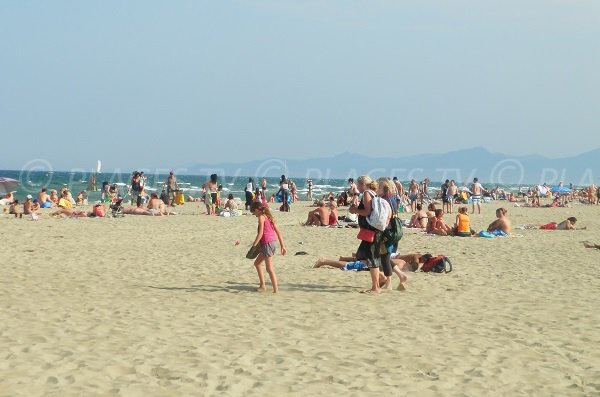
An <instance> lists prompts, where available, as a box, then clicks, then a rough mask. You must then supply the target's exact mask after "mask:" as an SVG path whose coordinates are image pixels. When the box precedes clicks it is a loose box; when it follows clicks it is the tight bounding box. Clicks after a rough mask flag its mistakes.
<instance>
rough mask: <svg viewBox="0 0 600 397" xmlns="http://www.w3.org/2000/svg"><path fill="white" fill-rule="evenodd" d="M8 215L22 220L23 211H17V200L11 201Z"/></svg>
mask: <svg viewBox="0 0 600 397" xmlns="http://www.w3.org/2000/svg"><path fill="white" fill-rule="evenodd" d="M8 213H9V214H10V215H14V216H15V218H23V211H21V210H20V209H19V200H15V199H13V201H12V202H11V203H10V206H9V207H8Z"/></svg>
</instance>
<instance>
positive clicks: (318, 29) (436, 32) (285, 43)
mask: <svg viewBox="0 0 600 397" xmlns="http://www.w3.org/2000/svg"><path fill="white" fill-rule="evenodd" d="M599 132H600V2H599V1H597V0H561V1H558V0H539V1H536V0H531V1H528V0H519V1H483V0H473V1H460V0H454V1H417V2H415V1H400V0H396V1H392V0H389V1H375V0H370V1H353V0H340V1H326V0H321V1H310V0H303V1H284V0H272V1H269V0H264V1H168V2H166V1H148V0H143V1H106V0H103V1H95V2H93V1H79V0H76V1H26V0H19V1H8V0H5V1H0V134H1V137H2V141H3V142H4V143H5V144H4V145H3V149H4V150H3V151H2V154H1V155H0V169H2V168H17V169H18V168H21V167H22V166H23V165H24V164H26V163H27V162H29V161H30V160H33V159H44V160H46V161H48V162H49V163H50V164H52V166H53V168H54V169H68V168H71V167H86V168H90V167H93V165H94V164H95V160H96V159H102V160H103V162H104V164H105V166H106V168H107V169H113V168H138V167H170V166H182V165H187V164H190V163H198V162H202V163H218V162H222V161H245V160H252V159H262V158H268V157H281V158H285V157H290V158H308V157H313V156H329V155H335V154H338V153H341V152H345V151H351V152H358V153H362V154H365V155H369V156H380V155H381V156H393V155H399V156H400V155H402V154H411V153H424V152H427V153H431V152H433V153H435V152H443V151H447V150H453V149H460V148H467V147H472V146H484V147H486V148H488V149H490V150H492V151H498V152H505V153H509V154H528V153H540V154H543V155H547V156H551V157H562V156H567V155H573V154H577V153H580V152H583V151H587V150H590V149H593V148H597V147H600V134H599ZM9 138H10V139H9ZM9 140H10V142H12V143H11V144H8V141H9Z"/></svg>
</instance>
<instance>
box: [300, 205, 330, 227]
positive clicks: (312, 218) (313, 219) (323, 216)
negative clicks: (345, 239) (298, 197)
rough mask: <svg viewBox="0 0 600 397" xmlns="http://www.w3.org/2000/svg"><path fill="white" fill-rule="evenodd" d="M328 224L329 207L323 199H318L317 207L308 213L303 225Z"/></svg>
mask: <svg viewBox="0 0 600 397" xmlns="http://www.w3.org/2000/svg"><path fill="white" fill-rule="evenodd" d="M312 225H315V226H329V209H328V208H327V206H326V205H325V202H324V201H319V207H318V208H317V209H316V210H312V211H310V212H309V213H308V219H307V220H306V222H305V223H304V226H312Z"/></svg>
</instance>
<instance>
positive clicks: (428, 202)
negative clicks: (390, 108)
mask: <svg viewBox="0 0 600 397" xmlns="http://www.w3.org/2000/svg"><path fill="white" fill-rule="evenodd" d="M429 184H430V181H429V179H428V178H426V179H424V180H423V181H422V182H420V183H417V182H416V181H415V180H411V181H410V183H409V184H408V188H407V189H405V188H404V186H403V185H402V183H401V182H400V181H399V180H398V178H386V177H384V178H379V179H378V180H376V181H374V180H372V179H371V178H370V177H368V176H366V175H363V176H360V177H358V178H357V180H356V181H355V180H354V179H353V178H349V179H348V185H347V188H346V189H344V190H343V191H342V192H338V193H337V194H334V193H333V192H329V193H327V194H325V195H323V197H322V198H321V199H316V200H314V202H313V206H314V207H313V208H311V209H309V211H308V214H307V219H306V221H305V222H304V223H303V225H304V226H315V227H317V226H319V227H348V228H355V229H358V236H357V237H358V239H359V240H360V243H359V246H358V247H357V249H356V252H355V253H353V254H352V255H350V256H347V257H344V256H342V257H339V258H338V259H337V260H328V259H319V260H318V261H317V262H316V263H315V265H314V267H315V268H323V267H331V268H337V269H342V270H355V271H368V272H369V273H370V275H371V285H370V288H368V289H366V290H364V292H365V293H369V294H377V293H379V292H380V291H381V289H382V288H383V289H391V281H392V278H393V276H394V275H396V276H397V277H398V280H399V284H398V287H397V289H400V290H402V289H405V283H406V281H407V275H406V272H410V271H418V270H420V269H421V270H422V269H424V268H426V267H427V266H428V265H427V264H428V263H429V262H431V261H439V258H443V257H442V256H436V257H434V256H433V255H430V254H420V253H414V254H401V253H399V252H398V242H399V240H400V238H401V237H402V228H403V227H406V228H414V229H418V230H421V231H422V232H423V233H426V234H430V235H437V236H456V237H494V236H508V235H510V234H511V232H512V228H513V226H512V222H511V220H510V219H509V217H508V210H507V209H506V208H505V207H499V208H497V209H496V213H495V214H496V219H494V220H493V221H492V222H491V223H490V224H489V226H488V227H487V228H485V229H484V230H481V231H479V232H477V231H475V230H474V229H473V228H472V224H471V218H470V216H471V215H474V214H477V215H478V214H480V213H481V204H482V202H483V201H484V197H489V198H490V199H491V200H506V202H508V203H513V204H514V205H515V206H529V207H541V205H540V198H551V199H552V202H551V203H550V204H548V205H546V206H547V207H558V206H566V205H569V203H573V202H575V201H577V202H580V203H582V204H590V205H600V188H597V187H596V186H595V185H591V186H589V187H588V188H584V189H579V190H577V189H574V188H573V187H572V186H571V187H570V188H566V189H564V190H563V189H562V183H561V184H560V185H559V187H558V189H557V190H556V192H555V193H553V192H552V191H551V189H550V188H549V187H548V186H546V185H545V184H544V185H542V186H538V187H536V188H532V189H529V190H528V191H527V192H522V193H521V194H520V195H519V196H516V195H515V194H513V193H506V192H504V191H502V190H501V189H499V188H497V187H496V188H494V189H490V190H487V189H485V188H484V187H483V186H482V185H481V183H480V182H479V180H478V179H477V178H474V179H473V182H472V184H471V185H470V186H468V187H467V186H464V185H463V186H461V187H459V186H457V184H456V183H455V181H453V180H446V181H445V182H444V183H443V184H442V185H441V186H440V189H439V192H438V193H437V194H436V195H435V196H433V197H432V196H430V191H429ZM146 185H147V179H146V177H145V176H144V173H143V172H137V171H136V172H134V173H133V174H132V176H131V180H130V183H129V184H128V185H127V186H126V188H127V192H126V193H125V194H123V192H122V191H121V190H122V189H120V188H119V186H117V185H116V184H110V183H108V182H105V183H104V184H103V187H102V191H101V197H100V200H99V201H97V202H95V203H94V204H92V207H91V209H90V210H86V209H84V207H85V206H89V205H90V204H89V203H88V195H87V192H86V191H81V192H79V193H78V194H77V195H76V196H75V197H74V196H73V195H72V194H71V192H70V191H69V189H68V188H66V187H64V188H62V189H60V191H58V190H55V189H50V190H48V189H47V188H42V189H41V190H40V191H39V192H38V194H37V195H36V197H35V198H34V197H33V196H32V195H30V194H28V195H26V197H25V200H24V202H23V203H22V204H21V203H20V202H19V200H17V199H16V198H15V197H14V194H13V193H8V194H7V195H6V196H5V197H4V198H3V199H2V200H1V202H0V204H4V205H6V206H7V210H5V212H8V214H10V215H14V216H15V217H17V218H22V217H23V216H31V217H32V218H33V219H39V217H40V216H41V215H42V211H41V210H42V209H44V208H48V209H51V210H52V212H50V216H57V217H58V216H60V217H72V218H84V217H103V216H105V215H106V214H107V208H106V207H107V206H108V209H109V210H112V212H113V216H114V214H115V211H116V212H118V213H119V214H121V215H147V216H162V215H171V214H175V213H174V212H173V211H172V210H171V209H170V208H172V207H174V206H176V205H179V204H183V203H184V202H185V201H188V202H190V201H192V202H203V203H204V205H205V207H206V212H205V214H206V215H209V216H223V217H234V216H240V215H242V214H244V213H243V211H242V210H241V208H242V207H243V208H244V209H245V210H246V211H249V214H251V215H254V216H256V217H257V220H258V227H257V235H256V238H255V240H254V242H253V244H252V248H251V251H252V250H254V251H255V252H254V255H253V256H252V258H253V259H254V265H255V268H256V271H257V274H258V277H259V287H258V290H259V291H264V290H265V288H266V283H265V277H264V273H263V270H262V265H263V263H264V264H265V268H266V272H267V274H268V275H269V277H270V280H271V285H272V288H273V292H277V291H278V284H277V276H276V273H275V268H274V262H273V256H274V255H275V253H276V251H277V246H276V242H277V241H278V242H279V245H280V247H279V251H280V253H281V254H282V255H285V253H286V252H287V249H286V247H285V243H284V239H283V236H282V233H281V231H280V230H279V228H278V227H277V225H276V222H275V218H274V216H273V213H272V209H271V206H272V205H274V207H275V208H277V209H278V210H279V211H280V212H289V211H290V208H291V205H292V204H293V203H295V202H297V201H299V199H300V198H299V196H298V189H297V186H296V184H295V183H294V181H293V180H291V179H289V178H287V177H286V176H285V175H282V176H281V178H280V181H279V185H278V190H277V191H276V192H273V193H271V194H270V195H269V196H268V195H267V188H268V186H267V181H266V179H265V178H262V180H261V182H260V184H257V183H255V182H254V179H253V178H249V179H248V183H247V184H246V187H245V189H244V195H245V197H244V198H245V202H242V200H241V199H239V198H236V197H235V196H234V195H233V194H228V195H227V198H226V199H223V200H222V199H221V194H222V192H223V186H222V184H220V183H219V178H218V176H217V175H216V174H212V175H210V176H209V177H208V178H207V180H206V182H205V183H203V184H202V187H201V195H200V196H199V197H193V196H188V197H187V200H186V199H185V197H184V196H183V189H181V188H180V186H179V183H178V181H177V177H176V176H175V174H174V173H173V172H171V173H170V174H169V176H168V177H167V179H166V180H165V181H164V183H163V186H162V193H161V194H160V195H159V194H158V193H156V192H152V193H148V192H147V189H146ZM307 186H308V190H307V196H306V197H307V199H309V200H311V201H312V200H313V199H314V197H313V193H314V192H313V185H312V180H308V181H307ZM565 192H566V193H565ZM267 196H268V198H267ZM440 202H441V208H438V207H437V205H439V204H440ZM125 203H128V204H129V205H125ZM275 203H278V204H275ZM465 204H470V205H471V211H470V213H469V208H468V207H467V206H466V205H465ZM456 206H457V207H458V209H457V211H456V216H455V218H454V222H452V223H448V222H447V221H446V220H445V219H444V216H445V215H446V214H453V212H454V210H455V207H456ZM340 207H347V211H346V212H347V213H345V214H344V215H342V216H340V212H339V209H340ZM425 208H426V209H425ZM403 212H404V213H411V217H410V219H405V220H401V219H400V217H399V216H400V214H401V213H403ZM520 228H521V229H524V230H526V229H541V230H575V229H577V218H575V217H569V218H567V219H565V220H562V221H559V222H548V223H543V224H528V225H523V226H521V227H520ZM582 229H585V228H582ZM584 245H585V247H586V248H599V246H598V245H597V244H592V243H589V242H585V243H584ZM249 255H250V252H249ZM249 257H250V256H249ZM444 258H445V257H444ZM442 271H443V268H442Z"/></svg>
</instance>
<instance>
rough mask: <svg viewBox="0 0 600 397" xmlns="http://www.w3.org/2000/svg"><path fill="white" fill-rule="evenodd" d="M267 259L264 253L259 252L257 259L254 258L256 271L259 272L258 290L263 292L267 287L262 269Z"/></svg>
mask: <svg viewBox="0 0 600 397" xmlns="http://www.w3.org/2000/svg"><path fill="white" fill-rule="evenodd" d="M263 261H265V257H264V256H263V254H258V256H257V257H256V259H255V260H254V267H255V268H256V273H258V289H257V291H259V292H262V291H265V290H266V287H265V274H264V273H263V270H262V266H261V265H262V263H263Z"/></svg>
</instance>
